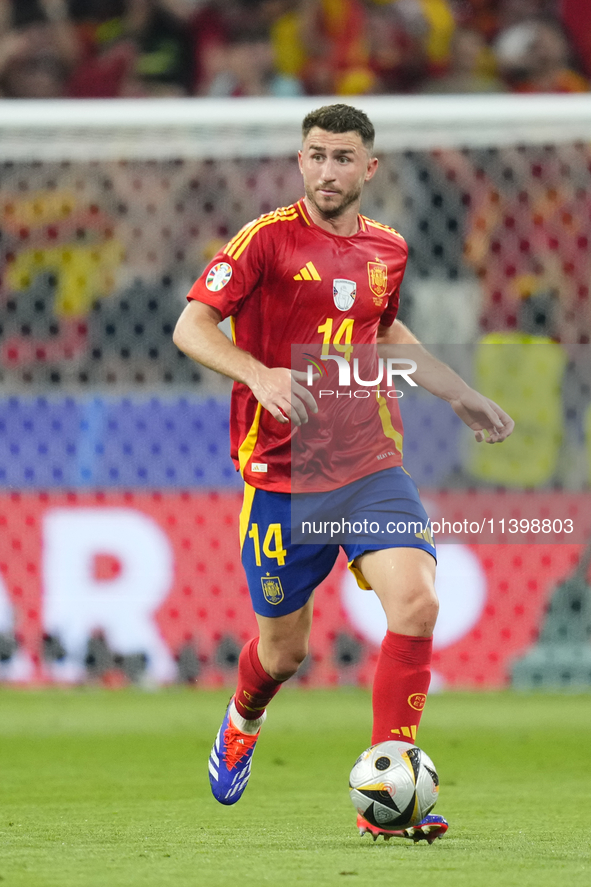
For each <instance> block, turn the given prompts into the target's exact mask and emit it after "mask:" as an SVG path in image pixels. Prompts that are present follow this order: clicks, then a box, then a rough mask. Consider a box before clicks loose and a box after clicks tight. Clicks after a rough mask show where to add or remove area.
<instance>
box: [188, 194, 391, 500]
mask: <svg viewBox="0 0 591 887" xmlns="http://www.w3.org/2000/svg"><path fill="white" fill-rule="evenodd" d="M407 254H408V251H407V246H406V243H405V241H404V238H403V237H402V236H401V235H400V234H398V233H397V232H396V231H395V230H394V229H393V228H390V227H388V226H387V225H382V224H380V223H379V222H375V221H373V220H371V219H368V218H366V217H365V216H359V226H358V230H357V232H356V233H355V234H354V235H352V236H351V237H342V236H339V235H335V234H332V233H330V232H328V231H325V230H324V229H323V228H320V227H319V226H317V225H315V224H314V223H313V221H312V219H311V218H310V216H309V214H308V211H307V209H306V206H305V204H304V201H303V200H300V201H299V202H298V203H296V204H294V205H292V206H288V207H283V208H280V209H277V210H275V211H274V212H271V213H267V214H266V215H263V216H261V217H260V218H258V219H256V220H255V221H253V222H251V223H250V224H248V225H246V226H245V227H244V228H242V230H241V231H239V233H238V234H237V235H236V236H235V237H234V238H233V239H232V240H230V242H229V243H227V244H226V245H225V246H224V247H223V249H222V250H221V251H220V252H219V253H218V254H217V255H216V256H215V257H214V258H213V259H212V261H211V262H210V263H209V265H208V266H207V267H206V268H205V270H204V272H203V274H202V275H201V277H200V278H199V279H198V280H197V281H196V283H195V284H194V285H193V287H192V289H191V291H190V292H189V294H188V296H187V298H188V299H189V300H192V299H196V300H197V301H200V302H204V303H205V304H207V305H211V306H212V307H214V308H217V309H218V310H219V311H220V313H221V314H222V317H228V316H230V317H231V318H232V331H233V337H234V342H235V344H236V345H237V346H238V347H240V348H241V349H243V350H244V351H247V352H249V353H250V354H252V355H253V356H254V357H255V358H256V359H257V360H259V361H260V362H261V363H263V364H264V365H265V366H267V367H291V366H292V349H291V346H292V344H309V345H311V346H316V347H317V349H318V350H317V351H316V353H320V352H319V349H320V348H322V347H324V348H327V349H332V348H337V351H334V353H335V354H336V353H339V352H340V353H341V354H342V353H343V343H349V344H351V345H352V346H353V348H354V347H355V346H356V345H371V344H374V343H375V342H376V336H377V329H378V326H379V325H380V324H382V325H384V326H390V325H391V324H392V323H393V322H394V320H395V318H396V313H397V311H398V301H399V288H400V283H401V280H402V277H403V274H404V269H405V266H406V260H407ZM337 346H340V347H337ZM302 368H303V369H305V367H302ZM312 391H313V393H314V389H312ZM319 412H320V411H319ZM310 419H311V420H314V421H316V422H318V421H319V420H318V419H317V417H315V416H312V415H311V416H310ZM329 421H330V420H329ZM320 424H321V422H320ZM307 431H308V432H309V429H307ZM298 433H299V429H298V428H297V427H292V426H291V424H289V425H288V424H282V423H280V422H278V421H277V420H276V419H275V418H274V417H273V416H272V415H271V414H270V413H269V412H268V411H267V410H263V409H262V408H261V406H260V404H259V403H258V401H257V400H256V398H255V397H254V395H253V394H252V392H251V391H250V389H249V388H248V386H246V385H244V384H242V383H235V384H234V388H233V392H232V405H231V417H230V437H231V455H232V459H233V460H234V463H235V465H236V467H237V468H238V469H239V470H240V471H241V473H242V476H243V478H244V480H245V481H246V482H247V483H248V484H250V485H252V486H254V487H259V488H262V489H266V490H272V491H276V492H291V491H292V489H293V487H292V483H291V454H292V445H293V443H294V440H292V438H293V437H294V435H298ZM332 433H333V432H332V431H331V430H330V429H327V428H324V429H323V428H322V427H320V426H319V427H318V435H317V440H316V443H315V444H314V441H313V440H312V444H310V440H311V437H310V434H309V433H308V434H307V438H306V439H307V446H308V447H310V446H312V448H314V446H316V447H317V449H318V455H319V459H318V460H316V461H317V464H316V466H315V468H314V470H311V475H310V483H309V485H308V486H307V490H308V491H312V490H317V491H324V490H330V489H336V488H338V487H340V486H343V485H345V484H347V483H349V482H351V481H354V480H358V479H359V478H361V477H365V476H366V475H369V474H373V473H374V472H375V471H379V470H382V469H385V468H390V467H393V466H396V465H401V464H402V423H401V420H400V413H399V410H398V406H397V404H396V401H395V400H390V399H386V398H385V397H383V396H382V395H381V394H380V393H379V391H378V392H376V393H374V394H373V396H372V400H371V404H368V405H367V406H366V412H365V413H364V420H363V423H362V426H361V427H360V428H359V429H358V431H357V432H356V433H355V435H354V436H353V439H351V440H349V441H348V458H347V460H346V464H345V463H343V462H342V461H340V460H339V459H338V458H337V459H331V458H326V457H323V456H322V454H321V453H320V450H322V449H324V450H325V452H326V451H328V452H330V436H331V434H332ZM327 436H328V437H327ZM295 442H296V443H297V438H296V440H295ZM327 447H328V450H327ZM319 465H320V466H321V467H320V469H319V468H318V466H319Z"/></svg>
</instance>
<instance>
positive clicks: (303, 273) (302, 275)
mask: <svg viewBox="0 0 591 887" xmlns="http://www.w3.org/2000/svg"><path fill="white" fill-rule="evenodd" d="M293 279H294V280H322V278H321V276H320V274H319V273H318V271H317V270H316V268H315V267H314V263H313V262H308V263H307V264H306V265H304V267H303V268H300V270H299V271H298V273H297V274H294V276H293Z"/></svg>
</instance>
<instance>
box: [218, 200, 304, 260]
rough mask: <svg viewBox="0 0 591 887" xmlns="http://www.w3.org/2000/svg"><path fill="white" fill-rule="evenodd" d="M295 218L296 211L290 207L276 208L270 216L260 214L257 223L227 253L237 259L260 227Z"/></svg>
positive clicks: (296, 216) (290, 220) (296, 215)
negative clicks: (284, 208)
mask: <svg viewBox="0 0 591 887" xmlns="http://www.w3.org/2000/svg"><path fill="white" fill-rule="evenodd" d="M290 210H291V211H290ZM297 218H298V214H297V211H296V210H295V209H293V210H292V208H291V207H288V208H287V209H286V210H276V211H275V212H274V213H272V214H271V217H270V218H269V217H268V216H261V218H260V219H259V220H258V222H257V224H256V225H255V226H254V227H253V228H252V229H251V230H250V231H249V232H248V233H247V234H246V236H245V237H243V238H242V240H241V241H240V243H239V244H237V245H236V246H235V247H234V248H233V250H232V253H231V254H230V253H229V255H231V256H232V258H234V259H239V258H240V256H241V255H242V253H243V252H244V250H245V249H246V247H247V246H248V245H249V243H250V242H251V240H252V238H253V237H254V236H255V234H258V232H259V231H260V230H261V229H262V228H266V227H267V225H276V224H278V223H279V222H293V221H294V220H295V219H297Z"/></svg>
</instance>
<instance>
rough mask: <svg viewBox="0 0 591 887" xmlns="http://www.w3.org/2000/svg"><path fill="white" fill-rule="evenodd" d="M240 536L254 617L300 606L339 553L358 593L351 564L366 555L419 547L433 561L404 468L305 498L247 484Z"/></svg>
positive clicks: (428, 535) (424, 523)
mask: <svg viewBox="0 0 591 887" xmlns="http://www.w3.org/2000/svg"><path fill="white" fill-rule="evenodd" d="M302 525H303V526H302ZM240 539H241V548H242V563H243V566H244V569H245V572H246V577H247V580H248V588H249V591H250V596H251V599H252V605H253V607H254V610H255V613H258V614H259V615H261V616H271V617H272V616H285V615H286V614H288V613H293V612H294V610H299V609H300V608H301V607H303V606H304V604H305V603H306V602H307V601H308V599H309V597H310V595H311V594H312V592H313V591H314V589H315V588H316V587H317V586H318V585H320V583H321V582H322V581H323V580H324V579H326V577H327V576H328V574H329V573H330V571H331V570H332V568H333V566H334V564H335V561H336V559H337V557H338V554H339V548H343V550H344V551H345V553H346V555H347V559H348V561H349V568H350V569H352V571H353V573H354V574H355V576H356V578H357V582H358V583H359V585H360V586H361V587H362V588H367V587H368V586H367V585H366V584H365V582H364V580H363V576H362V575H361V573H360V572H359V570H358V569H357V568H355V567H354V566H353V561H354V560H355V558H357V557H359V556H360V555H361V554H363V553H364V552H366V551H379V550H381V549H384V548H422V549H423V550H424V551H428V552H429V554H431V555H433V557H435V543H434V541H433V536H432V534H431V529H430V522H429V518H428V516H427V513H426V511H425V509H424V508H423V505H422V503H421V500H420V498H419V492H418V490H417V487H416V485H415V483H414V481H413V480H412V478H411V477H410V475H409V474H407V472H406V471H405V470H404V469H403V468H387V469H385V470H384V471H378V472H376V473H375V474H370V475H368V476H367V477H363V478H361V479H360V480H357V481H354V482H353V483H351V484H347V485H346V486H344V487H339V489H337V490H331V491H330V492H328V493H312V494H307V495H306V496H305V497H299V496H292V495H291V494H289V493H273V492H268V491H267V490H259V489H256V488H255V487H251V486H249V485H247V486H246V489H245V492H244V503H243V506H242V512H241V514H240Z"/></svg>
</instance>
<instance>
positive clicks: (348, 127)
mask: <svg viewBox="0 0 591 887" xmlns="http://www.w3.org/2000/svg"><path fill="white" fill-rule="evenodd" d="M314 126H317V127H318V128H319V129H324V130H326V132H356V133H357V134H358V135H359V136H360V138H361V141H362V142H363V144H364V145H365V147H366V148H367V150H368V151H370V152H371V151H372V150H373V142H374V139H375V136H376V131H375V129H374V128H373V124H372V122H371V120H370V119H369V117H368V116H367V114H365V113H364V112H363V111H359V110H358V108H352V107H351V105H324V107H323V108H318V109H317V110H316V111H310V113H309V114H307V115H306V116H305V117H304V122H303V123H302V138H304V139H305V138H306V136H307V135H308V133H309V132H310V130H311V129H312V128H313V127H314Z"/></svg>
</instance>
